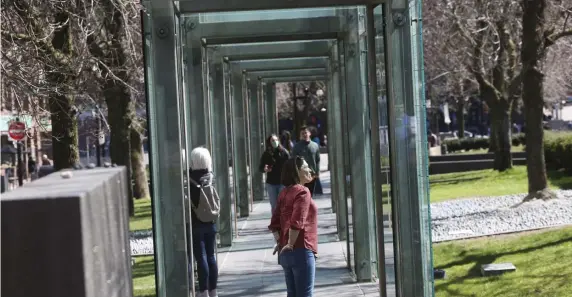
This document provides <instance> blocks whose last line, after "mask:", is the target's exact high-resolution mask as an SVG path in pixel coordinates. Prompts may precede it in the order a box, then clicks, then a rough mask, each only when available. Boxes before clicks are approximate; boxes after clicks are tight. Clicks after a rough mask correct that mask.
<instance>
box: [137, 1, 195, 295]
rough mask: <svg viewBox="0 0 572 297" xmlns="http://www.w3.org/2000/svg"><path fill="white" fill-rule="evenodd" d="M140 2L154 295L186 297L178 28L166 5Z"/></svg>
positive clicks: (171, 11) (186, 267) (170, 6)
mask: <svg viewBox="0 0 572 297" xmlns="http://www.w3.org/2000/svg"><path fill="white" fill-rule="evenodd" d="M145 4H146V7H147V8H148V13H149V15H148V17H146V19H145V20H144V24H145V32H146V33H147V34H146V36H150V37H149V38H150V39H149V44H150V45H149V47H148V48H147V49H148V51H147V58H148V59H147V61H146V67H148V73H147V74H148V76H147V84H148V86H149V93H148V95H149V97H148V104H149V107H148V112H149V113H148V118H149V128H150V142H151V150H150V169H151V170H150V173H151V181H152V197H153V200H154V203H153V208H154V211H153V214H154V216H153V226H154V228H155V230H154V231H155V232H153V234H154V236H155V261H156V265H157V268H156V269H157V274H156V284H157V291H158V296H160V297H166V296H169V297H187V296H189V275H188V259H187V251H186V236H185V235H186V234H185V233H186V232H185V210H184V203H183V199H184V194H183V193H184V187H183V176H182V171H183V170H186V168H183V155H182V149H183V147H182V144H181V134H182V133H181V132H182V128H181V121H180V116H181V107H180V98H179V95H180V94H179V84H180V75H179V73H178V72H179V71H178V69H180V68H181V64H182V63H181V62H182V59H181V55H180V51H179V50H177V45H178V42H177V39H178V38H180V36H179V32H178V31H179V28H178V23H177V21H176V19H175V11H174V8H173V4H172V3H171V2H170V1H169V2H165V1H159V0H153V1H148V2H146V3H145Z"/></svg>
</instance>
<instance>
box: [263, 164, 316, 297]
mask: <svg viewBox="0 0 572 297" xmlns="http://www.w3.org/2000/svg"><path fill="white" fill-rule="evenodd" d="M312 178H313V177H312V169H310V167H309V166H308V163H307V162H306V161H305V160H304V159H303V158H301V157H294V158H293V159H290V160H288V161H286V163H285V164H284V169H283V171H282V184H284V185H285V186H286V187H285V188H284V190H283V191H282V192H280V195H279V197H278V203H277V205H276V209H275V210H274V212H273V213H272V219H271V220H270V225H269V226H268V229H269V230H270V231H272V234H273V235H274V239H275V240H276V246H275V248H274V253H273V254H276V253H279V254H278V263H279V264H280V265H281V266H282V269H283V270H284V277H285V279H286V290H287V296H288V297H294V296H295V297H312V296H313V291H314V280H315V276H316V257H317V255H318V207H317V206H316V203H315V202H314V200H313V199H312V196H311V195H310V192H309V191H308V188H306V187H305V186H304V184H307V183H308V182H310V181H311V180H312Z"/></svg>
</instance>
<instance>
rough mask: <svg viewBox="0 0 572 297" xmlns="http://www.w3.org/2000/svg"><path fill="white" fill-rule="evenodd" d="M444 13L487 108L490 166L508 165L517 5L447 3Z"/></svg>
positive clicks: (504, 0)
mask: <svg viewBox="0 0 572 297" xmlns="http://www.w3.org/2000/svg"><path fill="white" fill-rule="evenodd" d="M447 3H448V5H449V6H450V8H451V10H450V12H449V13H448V15H449V16H450V17H451V18H452V20H453V24H454V25H453V27H454V28H455V29H456V31H457V33H458V34H460V35H461V36H462V37H463V38H464V39H465V42H466V44H468V45H469V46H468V50H469V53H470V57H471V58H470V60H471V61H470V63H469V64H468V65H467V69H468V70H469V71H470V73H471V74H472V75H473V76H474V78H475V80H476V81H477V83H478V85H479V89H480V94H481V98H482V100H483V101H485V103H486V104H487V106H488V107H489V108H490V117H491V135H490V138H491V141H493V142H494V144H495V147H494V149H495V161H494V168H495V169H496V170H499V171H504V170H507V169H509V168H512V156H511V127H512V125H511V124H512V122H511V112H512V104H513V102H514V100H515V99H516V98H518V96H519V93H520V87H521V83H520V81H521V76H520V67H519V63H518V54H519V42H518V36H519V35H520V30H521V28H520V23H519V22H515V21H514V20H516V19H518V18H517V17H516V16H517V15H518V14H519V9H518V5H516V4H515V3H514V2H513V1H510V0H499V1H484V0H474V1H473V2H472V3H471V2H469V3H466V1H463V2H461V3H458V2H447Z"/></svg>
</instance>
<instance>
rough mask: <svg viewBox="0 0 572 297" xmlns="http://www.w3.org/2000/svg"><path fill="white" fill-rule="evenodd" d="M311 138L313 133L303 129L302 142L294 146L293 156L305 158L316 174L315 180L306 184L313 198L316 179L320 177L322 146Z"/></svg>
mask: <svg viewBox="0 0 572 297" xmlns="http://www.w3.org/2000/svg"><path fill="white" fill-rule="evenodd" d="M311 136H312V133H310V130H309V129H308V128H307V127H302V129H300V141H298V142H297V143H296V145H294V149H292V156H294V157H295V156H300V157H302V158H304V160H306V163H308V166H309V167H310V169H312V171H313V172H314V176H315V178H314V180H312V181H311V182H309V183H307V184H306V187H308V189H309V190H310V194H311V195H312V197H313V196H314V190H315V187H316V179H318V178H319V176H320V146H319V145H318V144H317V143H315V142H313V141H312V139H311Z"/></svg>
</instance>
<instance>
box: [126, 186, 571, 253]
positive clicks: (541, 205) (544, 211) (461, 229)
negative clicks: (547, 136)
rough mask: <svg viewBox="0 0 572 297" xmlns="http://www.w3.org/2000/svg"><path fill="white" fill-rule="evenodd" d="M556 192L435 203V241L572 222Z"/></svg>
mask: <svg viewBox="0 0 572 297" xmlns="http://www.w3.org/2000/svg"><path fill="white" fill-rule="evenodd" d="M556 193H557V194H558V196H559V199H553V200H549V201H542V200H535V201H531V202H527V203H524V204H521V205H519V203H520V202H521V201H522V199H523V198H524V196H526V195H525V194H519V195H507V196H499V197H479V198H470V199H456V200H450V201H446V202H439V203H432V204H431V220H432V221H431V231H432V239H433V242H442V241H449V240H458V239H466V238H472V237H480V236H489V235H496V234H504V233H513V232H522V231H529V230H536V229H543V228H550V227H557V226H563V225H572V190H561V191H556ZM131 254H132V255H134V256H136V255H148V254H153V238H152V233H151V232H150V231H140V232H136V233H132V234H131Z"/></svg>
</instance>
